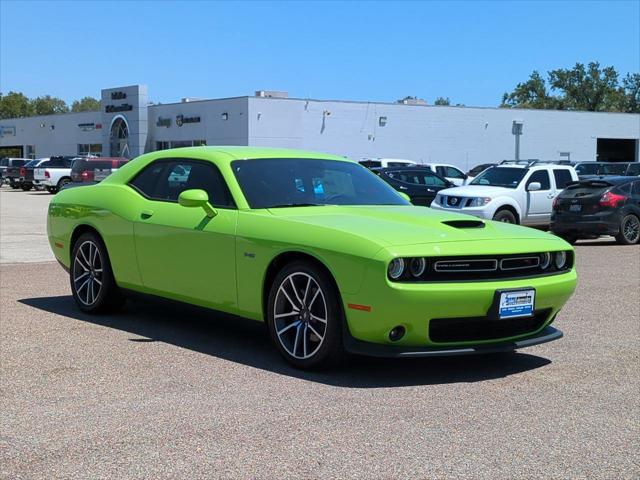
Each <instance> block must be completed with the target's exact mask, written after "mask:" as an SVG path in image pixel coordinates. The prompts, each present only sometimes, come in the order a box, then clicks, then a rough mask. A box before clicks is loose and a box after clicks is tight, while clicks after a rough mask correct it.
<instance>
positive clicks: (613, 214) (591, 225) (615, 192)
mask: <svg viewBox="0 0 640 480" xmlns="http://www.w3.org/2000/svg"><path fill="white" fill-rule="evenodd" d="M551 231H552V232H553V233H555V234H556V235H558V236H560V237H562V238H564V239H565V240H567V241H568V242H570V243H574V242H575V241H576V240H577V239H579V238H597V237H599V236H600V235H615V237H616V240H617V241H618V243H621V244H623V245H633V244H636V243H639V242H640V178H638V177H597V178H588V179H584V180H580V181H579V182H574V183H571V184H569V185H568V186H567V187H566V188H565V189H564V190H563V191H562V192H561V193H560V195H558V196H557V197H556V198H555V199H554V201H553V213H552V214H551Z"/></svg>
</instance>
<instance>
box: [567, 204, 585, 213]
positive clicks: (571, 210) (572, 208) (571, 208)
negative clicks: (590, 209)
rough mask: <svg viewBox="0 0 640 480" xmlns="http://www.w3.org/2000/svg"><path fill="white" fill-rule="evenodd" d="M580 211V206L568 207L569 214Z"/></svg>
mask: <svg viewBox="0 0 640 480" xmlns="http://www.w3.org/2000/svg"><path fill="white" fill-rule="evenodd" d="M580 210H582V205H569V211H570V212H579V211H580Z"/></svg>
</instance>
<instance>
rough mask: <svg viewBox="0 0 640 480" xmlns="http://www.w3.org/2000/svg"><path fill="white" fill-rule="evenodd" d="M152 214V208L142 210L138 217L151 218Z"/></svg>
mask: <svg viewBox="0 0 640 480" xmlns="http://www.w3.org/2000/svg"><path fill="white" fill-rule="evenodd" d="M152 216H153V210H142V212H141V213H140V218H142V219H143V220H146V219H147V218H151V217H152Z"/></svg>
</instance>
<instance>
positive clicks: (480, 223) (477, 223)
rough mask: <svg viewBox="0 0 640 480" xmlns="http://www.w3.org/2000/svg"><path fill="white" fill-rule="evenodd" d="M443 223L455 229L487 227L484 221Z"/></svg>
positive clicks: (448, 221) (451, 221) (449, 221)
mask: <svg viewBox="0 0 640 480" xmlns="http://www.w3.org/2000/svg"><path fill="white" fill-rule="evenodd" d="M442 223H444V224H445V225H448V226H450V227H453V228H484V227H485V226H486V224H485V223H484V222H483V221H482V220H447V221H445V222H442Z"/></svg>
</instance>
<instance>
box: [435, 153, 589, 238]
mask: <svg viewBox="0 0 640 480" xmlns="http://www.w3.org/2000/svg"><path fill="white" fill-rule="evenodd" d="M577 180H578V175H577V174H576V172H575V170H574V169H573V167H571V166H570V165H562V164H557V163H545V162H540V161H533V162H529V163H527V164H517V163H505V164H500V165H497V166H494V167H490V168H488V169H487V170H485V171H484V172H482V173H481V174H480V175H478V176H477V177H476V178H475V179H474V180H473V181H472V182H471V183H470V184H469V185H465V186H464V187H456V188H449V189H446V190H441V191H440V192H439V193H438V195H437V196H436V198H435V200H434V201H433V203H432V204H431V208H435V209H438V210H449V211H458V212H461V213H467V214H469V215H474V216H476V217H480V218H487V219H493V220H496V221H499V222H507V223H519V224H522V225H548V224H549V222H550V220H551V210H552V203H553V199H554V198H555V197H556V195H558V193H560V192H561V191H562V190H563V189H564V188H565V186H566V185H567V184H568V183H569V182H572V181H577Z"/></svg>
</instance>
